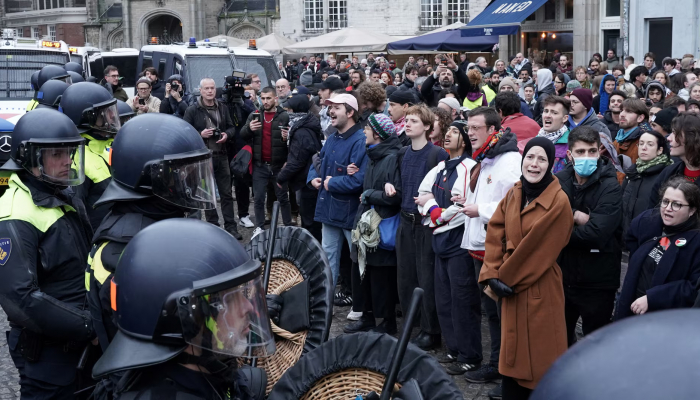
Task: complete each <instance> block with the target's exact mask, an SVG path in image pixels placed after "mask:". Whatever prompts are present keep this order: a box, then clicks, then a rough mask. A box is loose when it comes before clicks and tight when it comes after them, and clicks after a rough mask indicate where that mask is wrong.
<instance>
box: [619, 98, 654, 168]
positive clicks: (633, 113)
mask: <svg viewBox="0 0 700 400" xmlns="http://www.w3.org/2000/svg"><path fill="white" fill-rule="evenodd" d="M648 119H649V110H648V109H647V107H646V105H645V104H644V101H642V100H639V99H627V100H625V101H623V102H622V111H621V112H620V124H619V125H620V129H619V130H618V131H617V135H616V136H615V141H614V142H613V144H614V145H615V149H616V150H617V152H618V154H623V155H626V156H627V157H629V158H630V159H631V160H632V163H633V164H634V163H636V162H637V157H638V156H639V155H638V154H637V148H638V147H639V138H640V137H641V136H642V133H644V132H646V131H648V130H651V129H647V126H648V124H645V122H646V121H647V120H648Z"/></svg>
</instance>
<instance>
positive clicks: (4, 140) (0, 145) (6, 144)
mask: <svg viewBox="0 0 700 400" xmlns="http://www.w3.org/2000/svg"><path fill="white" fill-rule="evenodd" d="M11 141H12V138H11V137H10V135H2V136H0V151H1V152H3V153H9V152H10V150H11V149H12V143H11Z"/></svg>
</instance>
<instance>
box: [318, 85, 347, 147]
mask: <svg viewBox="0 0 700 400" xmlns="http://www.w3.org/2000/svg"><path fill="white" fill-rule="evenodd" d="M338 89H343V82H342V81H341V80H340V78H337V77H331V78H328V79H326V80H325V81H323V83H321V87H320V88H319V89H318V101H319V104H320V105H321V106H322V107H323V108H321V111H320V112H319V113H318V115H319V119H320V120H321V131H322V132H323V133H324V135H325V136H326V137H328V136H330V134H331V133H332V130H333V127H332V126H331V117H330V116H329V115H328V106H327V105H326V100H328V99H330V98H331V93H332V92H333V91H335V90H338Z"/></svg>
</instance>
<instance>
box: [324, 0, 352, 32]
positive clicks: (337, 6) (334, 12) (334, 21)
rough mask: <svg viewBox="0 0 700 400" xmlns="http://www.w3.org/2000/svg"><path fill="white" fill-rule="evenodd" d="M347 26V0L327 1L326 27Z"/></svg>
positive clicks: (333, 28) (337, 27)
mask: <svg viewBox="0 0 700 400" xmlns="http://www.w3.org/2000/svg"><path fill="white" fill-rule="evenodd" d="M347 27H348V2H347V0H331V1H329V2H328V29H330V30H337V29H342V28H347Z"/></svg>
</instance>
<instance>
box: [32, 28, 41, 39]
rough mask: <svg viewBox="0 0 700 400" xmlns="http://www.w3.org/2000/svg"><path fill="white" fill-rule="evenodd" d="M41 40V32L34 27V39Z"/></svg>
mask: <svg viewBox="0 0 700 400" xmlns="http://www.w3.org/2000/svg"><path fill="white" fill-rule="evenodd" d="M39 38H41V32H40V31H39V27H38V26H32V39H39Z"/></svg>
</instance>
